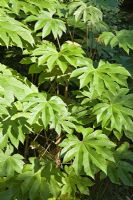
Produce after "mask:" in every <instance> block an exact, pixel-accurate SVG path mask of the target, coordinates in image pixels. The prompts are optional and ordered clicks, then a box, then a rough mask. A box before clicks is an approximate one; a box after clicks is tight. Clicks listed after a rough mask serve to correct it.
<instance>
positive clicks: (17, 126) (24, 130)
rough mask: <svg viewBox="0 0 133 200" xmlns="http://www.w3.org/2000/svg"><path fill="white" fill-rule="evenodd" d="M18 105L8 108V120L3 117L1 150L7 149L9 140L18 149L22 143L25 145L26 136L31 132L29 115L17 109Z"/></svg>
mask: <svg viewBox="0 0 133 200" xmlns="http://www.w3.org/2000/svg"><path fill="white" fill-rule="evenodd" d="M17 103H18V102H16V103H15V104H16V105H15V104H14V105H12V107H11V108H8V114H7V115H6V118H5V115H4V116H2V117H1V123H0V126H1V131H0V133H1V135H0V137H1V139H0V148H3V147H6V145H7V143H8V140H10V142H11V143H12V145H14V146H15V147H16V148H18V146H19V143H20V142H21V143H24V140H25V135H26V134H29V132H30V131H31V128H30V126H29V124H28V123H27V115H25V114H24V113H22V110H18V109H17ZM18 112H19V113H18Z"/></svg>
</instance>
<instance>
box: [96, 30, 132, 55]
mask: <svg viewBox="0 0 133 200" xmlns="http://www.w3.org/2000/svg"><path fill="white" fill-rule="evenodd" d="M132 37H133V30H121V31H117V32H116V33H115V34H114V33H112V32H103V33H102V34H101V35H100V37H99V41H102V42H103V43H104V44H105V45H110V46H111V47H112V48H113V47H116V46H117V45H118V46H119V47H120V48H123V49H124V50H125V51H126V52H127V53H129V50H130V49H131V50H133V41H132Z"/></svg>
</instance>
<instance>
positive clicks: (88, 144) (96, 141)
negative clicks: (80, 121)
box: [60, 128, 115, 178]
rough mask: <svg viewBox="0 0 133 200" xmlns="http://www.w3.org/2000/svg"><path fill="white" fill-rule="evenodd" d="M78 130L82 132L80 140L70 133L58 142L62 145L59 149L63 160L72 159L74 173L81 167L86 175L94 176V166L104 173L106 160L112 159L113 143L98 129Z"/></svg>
mask: <svg viewBox="0 0 133 200" xmlns="http://www.w3.org/2000/svg"><path fill="white" fill-rule="evenodd" d="M78 131H79V130H78ZM80 132H82V136H83V139H82V140H79V139H78V138H77V137H76V136H75V135H71V134H70V135H68V138H67V139H64V140H63V142H62V143H61V144H60V146H61V147H64V148H63V149H62V151H61V155H62V156H64V158H63V162H64V163H68V162H69V161H71V160H73V164H72V166H73V168H74V169H75V172H76V174H79V173H80V171H81V170H82V168H83V169H84V172H85V173H86V174H87V175H88V176H91V177H92V178H94V174H95V167H97V168H99V169H101V170H102V171H104V172H105V173H106V172H107V161H109V160H111V161H114V158H113V152H112V150H111V149H112V148H113V147H114V146H115V144H114V143H113V142H111V141H110V140H109V139H108V137H107V136H106V135H105V134H103V133H102V131H100V130H97V131H94V130H93V129H91V128H86V129H85V128H82V129H81V130H80ZM105 149H106V150H105Z"/></svg>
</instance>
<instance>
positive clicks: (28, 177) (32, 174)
mask: <svg viewBox="0 0 133 200" xmlns="http://www.w3.org/2000/svg"><path fill="white" fill-rule="evenodd" d="M30 162H31V163H30V164H26V165H25V166H24V169H23V172H22V173H21V174H20V175H19V176H18V177H17V180H19V181H21V183H22V184H21V191H22V194H23V195H26V194H28V195H29V199H30V200H35V199H42V200H45V199H48V198H50V197H52V196H54V197H57V196H58V195H59V194H60V190H61V188H60V186H61V176H60V175H61V174H60V172H59V170H58V169H57V168H56V167H55V165H54V164H53V162H52V161H49V160H47V159H45V162H44V160H42V161H41V162H40V161H39V159H37V158H30Z"/></svg>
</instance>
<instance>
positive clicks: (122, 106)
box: [93, 89, 133, 139]
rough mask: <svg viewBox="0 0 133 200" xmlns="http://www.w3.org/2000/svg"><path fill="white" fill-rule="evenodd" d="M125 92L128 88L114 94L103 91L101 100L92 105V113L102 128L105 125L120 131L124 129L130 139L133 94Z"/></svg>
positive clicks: (132, 117) (132, 123)
mask: <svg viewBox="0 0 133 200" xmlns="http://www.w3.org/2000/svg"><path fill="white" fill-rule="evenodd" d="M127 92H128V90H125V89H121V90H120V91H119V93H118V94H117V95H114V96H113V95H112V94H110V93H109V92H108V93H105V96H103V97H102V100H101V102H100V103H98V104H97V105H95V106H94V108H93V114H94V115H96V117H97V122H98V123H101V124H102V127H103V128H105V127H107V128H110V129H111V130H114V131H115V130H117V131H118V132H120V133H121V132H122V131H124V132H125V134H126V136H127V137H129V138H130V139H132V138H133V137H132V134H131V133H132V132H133V121H132V119H133V106H132V103H131V102H132V99H133V95H132V94H127ZM127 131H129V133H130V134H128V132H127Z"/></svg>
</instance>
